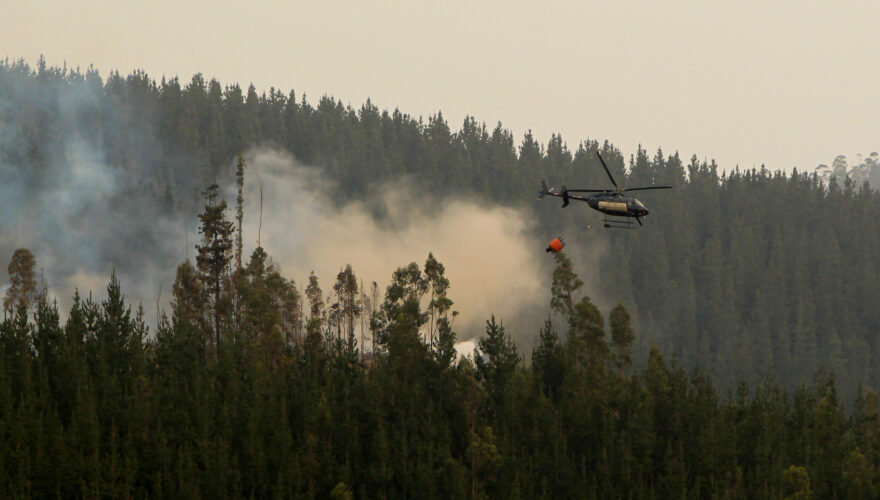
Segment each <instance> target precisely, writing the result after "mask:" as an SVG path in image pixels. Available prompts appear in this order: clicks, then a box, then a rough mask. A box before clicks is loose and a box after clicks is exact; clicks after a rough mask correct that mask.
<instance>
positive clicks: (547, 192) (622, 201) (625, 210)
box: [538, 151, 672, 229]
mask: <svg viewBox="0 0 880 500" xmlns="http://www.w3.org/2000/svg"><path fill="white" fill-rule="evenodd" d="M596 155H597V156H598V157H599V161H600V162H602V167H603V168H605V173H606V174H608V178H609V179H611V184H614V189H568V188H566V187H565V186H562V190H561V192H559V193H557V192H555V191H554V189H553V188H548V187H547V183H546V182H544V181H541V191H540V192H538V198H539V199H540V198H543V197H544V196H558V197H560V198H562V208H565V207H567V206H568V203H569V201H571V200H577V201H584V202H586V203H587V204H588V205H590V208H592V209H594V210H598V211H600V212H602V213H603V214H605V217H604V218H603V219H602V222H604V225H605V227H606V228H618V229H634V228H635V226H634V223H633V222H632V221H631V220H630V219H635V220H636V222H638V223H639V226H642V225H643V224H642V218H643V217H647V216H648V214H649V213H650V212H649V211H648V209H647V208H646V207H645V205H644V204H643V203H642V202H641V201H639V200H637V199H636V198H634V197H631V196H625V195H624V193H626V192H628V191H644V190H647V189H672V186H646V187H635V188H627V189H621V188H620V186H618V185H617V182H616V181H615V180H614V177H613V176H612V175H611V171H610V170H608V165H606V164H605V160H604V159H603V158H602V155H601V154H600V153H599V152H598V151H596ZM571 193H592V194H588V195H586V196H579V195H572V194H571ZM621 218H622V219H621ZM635 229H637V228H635Z"/></svg>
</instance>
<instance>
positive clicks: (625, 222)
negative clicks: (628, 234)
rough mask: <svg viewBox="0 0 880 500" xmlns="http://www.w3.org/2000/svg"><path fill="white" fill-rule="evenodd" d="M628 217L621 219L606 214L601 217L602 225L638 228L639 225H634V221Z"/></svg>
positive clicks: (618, 227) (610, 227) (611, 227)
mask: <svg viewBox="0 0 880 500" xmlns="http://www.w3.org/2000/svg"><path fill="white" fill-rule="evenodd" d="M629 219H630V218H629V217H626V218H624V219H622V220H621V219H615V218H611V217H608V216H606V217H605V218H603V219H602V223H603V224H602V225H604V226H605V227H606V228H608V229H638V228H639V226H636V225H635V222H633V221H631V220H629Z"/></svg>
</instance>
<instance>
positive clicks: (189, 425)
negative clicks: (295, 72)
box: [0, 187, 880, 498]
mask: <svg viewBox="0 0 880 500" xmlns="http://www.w3.org/2000/svg"><path fill="white" fill-rule="evenodd" d="M206 196H207V199H208V200H209V203H208V204H207V205H206V206H205V209H204V211H203V213H202V215H201V229H202V235H203V239H202V241H201V244H200V245H198V255H197V259H196V263H195V264H193V263H191V262H189V261H187V262H184V263H183V264H181V265H180V267H179V268H178V271H177V279H176V282H175V284H174V303H173V311H172V315H171V317H170V318H167V317H163V318H162V320H161V321H160V323H159V327H158V331H157V332H156V333H155V334H151V333H150V332H149V331H148V328H147V327H146V326H145V324H144V312H143V310H142V309H139V310H137V311H136V312H134V313H133V312H132V310H131V307H130V306H129V305H128V304H126V302H125V299H124V295H123V292H122V287H121V284H120V283H119V281H118V280H117V279H116V277H115V276H112V277H111V280H110V283H109V286H108V287H107V299H106V300H105V301H102V302H100V303H98V302H95V301H93V300H92V299H91V298H85V299H83V298H81V297H79V296H78V295H77V296H76V297H75V300H74V305H73V307H72V308H71V310H70V311H69V314H68V316H67V320H66V322H64V323H63V324H62V322H61V320H60V319H59V311H58V309H57V306H56V305H55V304H54V303H52V302H50V301H49V299H48V298H47V295H46V292H45V289H44V288H43V289H41V287H40V285H39V284H38V283H37V279H36V273H35V267H36V260H35V258H34V256H33V254H31V253H30V252H29V251H28V250H26V249H21V250H20V251H18V252H16V254H15V256H14V257H13V261H12V262H11V263H10V266H9V272H10V275H11V278H12V281H13V283H14V284H15V286H13V287H12V288H10V289H9V291H8V292H7V296H6V298H7V300H6V301H4V305H5V309H6V315H5V317H4V320H3V322H2V323H0V443H2V444H0V495H2V496H3V497H4V498H46V497H65V498H69V497H88V498H97V497H138V498H144V497H151V498H165V497H175V498H237V497H282V498H290V497H307V498H314V497H320V498H327V497H330V498H351V497H357V498H434V497H440V498H450V497H454V498H484V497H493V498H642V497H651V498H671V497H687V498H692V497H693V498H715V497H725V498H783V497H790V498H811V497H812V496H816V497H818V498H829V497H832V496H835V495H838V496H845V497H847V498H873V497H876V495H877V493H878V488H880V469H878V465H880V408H878V397H877V395H876V394H875V393H873V392H867V393H866V394H864V395H863V396H862V397H860V398H859V399H858V401H857V403H856V405H855V410H854V411H853V412H852V414H851V416H849V417H847V416H846V414H845V413H844V411H843V408H842V405H841V402H840V400H839V398H838V396H837V393H836V388H835V382H834V379H833V378H832V377H830V376H828V375H827V374H824V373H822V372H820V373H819V374H818V375H817V377H816V379H815V382H814V383H813V384H812V386H810V387H802V388H800V389H799V390H797V391H795V392H794V393H793V396H791V397H789V396H788V395H786V393H785V392H784V391H783V390H781V389H780V388H779V387H777V386H775V385H774V384H772V383H770V382H765V383H762V384H759V385H755V386H752V387H749V386H748V385H746V384H745V383H743V384H741V385H740V386H739V387H738V388H737V390H736V391H734V392H731V393H728V394H727V395H726V396H724V395H722V394H719V392H718V391H717V389H716V387H715V384H714V383H713V382H712V380H711V378H710V377H709V376H707V375H706V374H705V373H703V372H701V371H699V370H697V371H693V372H691V373H688V372H686V371H685V370H684V369H683V368H682V367H681V366H680V365H678V364H676V363H675V362H674V361H673V362H667V361H666V360H665V359H664V356H663V355H662V354H661V352H660V351H659V350H657V349H652V350H651V352H650V354H649V357H648V362H647V366H646V368H645V369H643V370H634V369H633V367H632V354H631V349H632V345H633V342H634V340H635V338H636V335H635V331H634V329H633V327H632V324H631V322H630V318H629V313H628V312H627V310H626V308H625V307H624V306H623V305H622V304H619V305H617V306H616V307H615V308H614V309H613V310H611V311H610V313H609V314H608V323H607V325H606V322H605V320H604V318H603V315H602V313H601V312H600V311H599V309H598V308H597V307H596V306H595V305H594V304H593V302H592V301H591V300H590V298H589V297H587V296H584V295H582V294H581V292H580V288H581V286H582V281H581V280H580V279H579V278H578V276H577V274H576V273H575V270H574V268H573V266H572V263H571V261H570V260H569V259H568V258H567V257H566V256H565V255H564V254H558V255H557V257H556V262H557V266H556V268H555V270H554V272H553V276H552V300H551V303H550V307H551V309H552V311H553V313H554V314H553V315H552V316H551V319H548V321H547V322H546V324H545V326H544V328H543V329H542V330H541V332H540V334H539V340H538V342H537V344H538V347H537V348H536V349H535V350H534V352H533V353H532V363H531V364H530V365H528V366H527V365H526V364H524V363H523V362H522V357H521V355H520V354H519V353H518V352H517V347H516V345H515V344H514V343H513V341H512V340H511V338H510V336H509V335H508V334H507V333H506V332H505V329H504V326H503V323H502V322H500V321H498V320H496V318H494V317H491V318H490V319H489V320H488V321H487V322H486V332H485V336H483V337H482V338H481V339H480V340H479V342H478V351H477V352H475V353H474V356H473V357H472V358H461V359H456V356H455V352H454V349H453V343H454V342H455V333H454V330H453V318H454V315H453V314H451V312H450V311H451V307H452V305H453V303H452V300H451V298H449V297H447V294H446V289H447V288H448V285H449V282H448V280H447V279H446V278H445V277H444V274H445V269H444V267H443V265H442V264H441V263H439V262H437V261H436V259H434V258H433V256H430V255H429V257H428V260H427V261H426V262H425V265H424V266H423V267H420V266H419V265H417V264H416V263H411V264H409V265H407V266H405V267H401V268H400V269H398V270H397V271H396V272H395V273H394V275H393V276H392V279H391V284H390V285H389V286H388V288H387V290H386V291H385V293H384V297H383V298H382V300H381V302H379V301H376V302H371V299H370V297H369V296H370V295H374V296H375V295H376V294H375V293H372V294H370V293H364V290H363V289H362V287H360V286H359V285H358V283H357V279H356V276H355V274H354V271H353V270H352V269H351V268H350V267H347V268H346V269H345V270H343V271H342V272H340V273H339V276H337V281H336V283H335V284H334V286H333V287H332V290H333V291H332V292H329V291H328V293H326V294H325V293H324V292H323V291H322V289H321V287H320V285H319V283H318V278H317V277H316V276H314V275H313V276H311V277H310V280H309V284H308V285H307V286H306V287H305V290H304V293H302V294H300V293H299V292H298V291H297V287H296V286H295V285H294V284H293V283H292V282H290V281H287V280H285V279H284V278H283V277H281V276H280V275H279V273H278V272H277V271H276V270H274V269H273V268H272V266H271V264H270V260H269V259H268V256H267V255H266V254H265V252H264V251H263V250H262V249H260V248H258V249H257V250H256V251H254V253H253V254H252V255H251V257H250V259H248V262H247V263H246V265H241V266H239V265H238V264H237V263H236V260H237V259H236V257H237V255H238V249H239V248H240V247H239V246H237V245H236V243H235V242H234V240H235V238H234V237H231V236H234V232H235V231H234V224H232V223H231V222H230V221H229V220H228V219H227V218H226V215H225V212H226V210H225V203H223V202H218V201H217V200H216V196H215V192H214V189H213V187H212V189H209V190H208V192H207V193H206ZM365 319H369V321H368V323H365V322H364V320H365ZM358 336H360V339H358ZM368 345H369V346H370V347H369V348H367V346H368Z"/></svg>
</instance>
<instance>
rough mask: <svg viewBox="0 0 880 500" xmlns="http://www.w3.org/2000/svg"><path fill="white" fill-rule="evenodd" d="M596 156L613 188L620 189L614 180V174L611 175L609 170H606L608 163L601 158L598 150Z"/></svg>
mask: <svg viewBox="0 0 880 500" xmlns="http://www.w3.org/2000/svg"><path fill="white" fill-rule="evenodd" d="M596 156H598V157H599V161H601V162H602V167H603V168H604V169H605V173H606V174H608V178H609V179H611V184H614V189H616V190H618V191H620V186H618V185H617V182H616V181H615V180H614V176H612V175H611V171H610V170H608V165H606V164H605V159H604V158H602V154H601V153H599V151H596Z"/></svg>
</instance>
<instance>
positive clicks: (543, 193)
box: [538, 181, 553, 200]
mask: <svg viewBox="0 0 880 500" xmlns="http://www.w3.org/2000/svg"><path fill="white" fill-rule="evenodd" d="M551 193H553V188H550V187H547V183H546V182H544V181H541V190H540V191H538V199H539V200H540V199H541V198H543V197H544V196H546V195H548V194H551Z"/></svg>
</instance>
